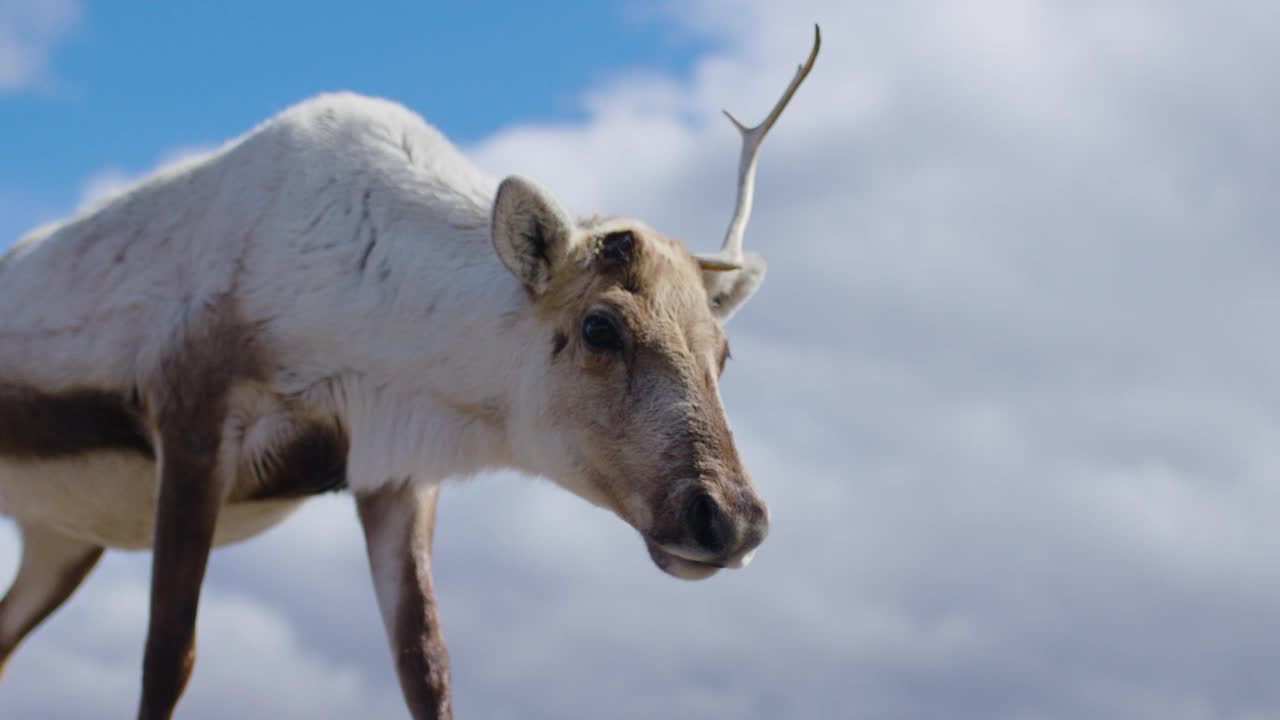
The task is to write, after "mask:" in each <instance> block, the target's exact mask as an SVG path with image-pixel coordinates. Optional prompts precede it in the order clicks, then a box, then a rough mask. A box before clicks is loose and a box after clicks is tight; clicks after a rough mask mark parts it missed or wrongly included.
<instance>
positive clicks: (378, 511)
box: [356, 485, 453, 720]
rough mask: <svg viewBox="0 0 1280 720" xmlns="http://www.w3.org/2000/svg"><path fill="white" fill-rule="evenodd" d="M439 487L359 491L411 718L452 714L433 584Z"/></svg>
mask: <svg viewBox="0 0 1280 720" xmlns="http://www.w3.org/2000/svg"><path fill="white" fill-rule="evenodd" d="M439 499H440V488H439V487H438V486H436V487H430V488H418V487H414V486H412V485H408V486H404V487H397V488H391V489H388V490H384V491H381V492H375V493H370V494H366V495H360V496H357V498H356V502H357V506H358V508H359V511H360V522H361V523H362V524H363V525H364V532H365V541H366V544H367V546H368V551H369V564H370V568H371V569H372V571H373V580H374V588H375V589H376V591H377V595H378V604H379V606H380V607H381V609H382V619H383V622H384V623H385V625H386V628H387V635H388V638H389V639H390V641H391V650H392V653H393V655H394V657H395V661H396V671H397V673H398V674H399V676H400V689H401V690H402V691H403V693H404V697H405V701H406V703H408V706H409V710H410V712H411V713H412V714H413V717H414V718H415V720H447V719H448V718H452V717H453V709H452V697H451V693H450V689H449V651H448V649H447V648H446V647H445V642H444V636H443V635H442V634H441V632H440V618H439V616H438V614H437V611H436V600H435V592H434V590H433V589H432V584H431V541H432V536H433V534H434V533H435V519H436V505H437V503H438V502H439Z"/></svg>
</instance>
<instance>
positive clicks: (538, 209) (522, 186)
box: [491, 175, 574, 296]
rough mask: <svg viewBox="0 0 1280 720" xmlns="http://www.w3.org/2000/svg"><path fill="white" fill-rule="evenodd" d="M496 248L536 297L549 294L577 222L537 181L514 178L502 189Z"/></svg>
mask: <svg viewBox="0 0 1280 720" xmlns="http://www.w3.org/2000/svg"><path fill="white" fill-rule="evenodd" d="M491 226H492V234H493V237H492V239H493V248H494V250H495V251H496V252H497V253H498V257H499V258H500V259H501V260H502V264H503V265H506V267H507V269H508V270H510V271H511V274H512V275H515V276H516V279H518V280H519V281H520V282H521V283H523V284H524V286H525V287H526V288H528V289H529V291H530V292H531V293H533V294H534V295H535V296H537V295H541V294H543V293H545V292H546V291H547V288H548V287H550V285H551V278H552V277H553V275H554V274H555V272H556V271H557V270H558V269H559V268H560V267H561V266H562V265H563V263H564V261H565V259H566V258H567V257H568V255H569V250H570V245H571V243H572V242H573V229H574V224H573V219H572V218H570V216H569V213H567V212H566V211H565V209H564V208H563V207H561V205H560V203H559V202H557V201H556V199H555V197H554V196H553V195H552V194H551V193H550V192H549V191H547V190H546V189H545V188H543V187H542V186H540V185H538V184H537V183H535V182H534V181H532V180H530V179H528V178H525V177H521V176H518V175H512V176H511V177H508V178H507V179H505V180H503V181H502V184H500V185H499V186H498V193H497V195H496V196H495V197H494V200H493V215H492V219H491Z"/></svg>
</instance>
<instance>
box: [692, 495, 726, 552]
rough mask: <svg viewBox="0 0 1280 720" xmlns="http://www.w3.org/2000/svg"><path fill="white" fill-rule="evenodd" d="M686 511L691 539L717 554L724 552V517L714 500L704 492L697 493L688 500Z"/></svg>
mask: <svg viewBox="0 0 1280 720" xmlns="http://www.w3.org/2000/svg"><path fill="white" fill-rule="evenodd" d="M686 513H687V514H686V519H687V522H688V525H689V532H690V534H692V535H693V541H694V542H696V543H697V544H698V546H699V547H701V548H702V549H704V550H707V551H710V552H713V553H717V554H719V553H722V552H724V547H725V532H724V518H723V517H722V515H721V513H720V507H719V506H718V505H716V501H715V500H713V499H712V498H711V496H710V495H707V494H706V493H698V494H697V495H695V496H694V498H693V500H691V501H690V502H689V507H688V509H687V511H686Z"/></svg>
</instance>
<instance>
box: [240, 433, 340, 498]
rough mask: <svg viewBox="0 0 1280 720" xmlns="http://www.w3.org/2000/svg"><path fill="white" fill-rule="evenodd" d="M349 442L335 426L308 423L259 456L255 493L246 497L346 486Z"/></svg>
mask: <svg viewBox="0 0 1280 720" xmlns="http://www.w3.org/2000/svg"><path fill="white" fill-rule="evenodd" d="M349 445H350V443H349V441H348V439H347V434H346V433H345V432H344V431H343V430H342V429H341V428H339V427H337V426H335V425H330V424H319V423H317V424H314V425H309V426H307V427H306V428H304V429H302V430H301V431H300V432H298V433H297V434H296V435H294V437H293V438H292V439H290V440H289V441H288V442H287V443H285V444H284V445H283V446H282V447H280V448H279V449H277V450H275V451H274V452H271V453H269V454H265V455H263V456H262V457H259V458H257V460H256V461H255V462H254V464H253V467H252V473H253V476H254V477H253V492H252V494H251V495H250V496H248V497H246V498H243V499H244V500H282V499H286V498H299V497H305V496H307V495H315V494H318V493H324V492H329V491H332V490H341V489H343V488H345V487H346V486H347V448H348V446H349ZM240 499H241V498H233V500H236V501H238V500H240Z"/></svg>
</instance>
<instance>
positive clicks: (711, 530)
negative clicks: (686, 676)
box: [492, 26, 822, 579]
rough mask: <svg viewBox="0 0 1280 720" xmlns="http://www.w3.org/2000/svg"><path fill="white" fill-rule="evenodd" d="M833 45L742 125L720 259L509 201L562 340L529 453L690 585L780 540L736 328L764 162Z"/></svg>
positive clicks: (538, 204)
mask: <svg viewBox="0 0 1280 720" xmlns="http://www.w3.org/2000/svg"><path fill="white" fill-rule="evenodd" d="M821 44H822V37H821V35H820V34H819V32H818V28H817V26H814V37H813V50H812V51H811V52H810V53H809V59H808V60H807V61H806V62H805V63H804V64H803V65H801V66H800V67H799V68H798V69H797V72H796V76H795V79H793V80H792V81H791V84H790V85H788V86H787V89H786V90H785V91H784V92H783V94H782V97H781V99H779V100H778V102H777V104H776V105H774V107H773V109H772V110H771V111H770V112H769V115H768V117H766V118H765V120H764V122H762V123H760V124H759V125H757V126H756V127H751V128H749V127H746V126H744V125H743V124H742V123H740V122H738V121H737V120H736V119H734V118H733V116H732V115H729V119H730V120H731V121H732V122H733V124H734V127H736V128H737V129H738V131H739V132H740V133H741V134H742V154H741V156H740V158H739V162H738V203H737V208H736V209H735V210H734V213H733V219H732V220H731V221H730V222H729V231H728V233H727V234H726V235H725V240H724V244H723V245H722V246H721V248H720V252H719V253H716V254H715V255H708V256H698V257H697V258H695V257H693V256H691V255H690V254H689V253H688V251H687V250H686V249H685V248H684V246H683V245H681V244H679V243H677V242H674V241H672V240H669V239H667V238H664V237H662V236H660V235H658V234H657V233H655V232H653V231H652V230H650V229H648V228H646V227H644V226H643V225H641V224H640V223H636V222H634V221H622V220H614V221H606V222H591V223H587V224H585V225H577V224H575V223H574V222H573V221H572V220H570V219H569V217H568V215H567V214H566V213H565V212H564V210H562V209H561V208H560V206H559V204H557V203H556V201H555V200H554V199H553V198H552V197H551V196H550V195H549V194H548V193H547V192H546V191H544V190H542V189H541V188H539V187H538V186H537V185H535V184H533V183H532V182H530V181H528V180H525V179H523V178H519V177H510V178H507V179H506V180H504V181H503V183H502V185H501V187H499V188H498V195H497V198H496V199H495V200H494V208H493V222H492V227H493V244H494V248H495V249H496V250H497V252H498V256H499V257H501V258H502V261H503V263H504V264H506V266H507V268H508V269H510V270H511V272H512V273H513V274H514V275H515V276H516V277H517V278H519V279H520V281H521V282H522V283H523V284H524V286H525V288H526V289H527V291H528V293H529V295H530V297H531V298H532V299H533V301H534V303H535V306H536V309H537V312H538V313H539V315H540V318H539V319H540V320H541V328H542V331H543V332H545V333H546V335H547V338H548V345H549V349H548V350H549V354H550V357H549V359H548V360H547V361H546V364H545V365H542V364H538V366H537V368H538V370H539V372H537V373H535V374H534V375H535V377H537V378H538V380H537V381H535V382H539V383H540V384H539V387H537V388H526V389H525V390H524V392H522V393H521V395H522V398H523V408H522V409H523V412H522V413H521V414H520V416H521V417H522V418H523V425H524V427H523V428H520V430H521V431H523V433H524V434H525V435H526V436H538V437H539V441H538V442H536V443H535V445H536V447H532V448H531V447H528V446H527V445H526V446H525V447H524V448H523V449H524V453H525V455H526V456H527V457H528V458H529V459H530V463H529V464H530V465H531V466H533V467H537V468H540V469H543V472H545V473H546V474H548V475H550V476H551V477H552V478H553V479H555V480H557V481H558V482H559V483H560V484H561V485H564V486H565V487H567V488H569V489H570V490H573V491H574V492H576V493H578V494H579V495H581V496H583V497H585V498H587V499H588V500H591V501H593V502H596V503H598V504H600V505H604V506H606V507H608V508H610V509H612V510H613V511H614V512H616V513H617V514H618V515H620V516H621V517H622V518H623V519H625V520H626V521H627V522H629V523H631V525H632V526H634V527H635V528H636V529H637V530H639V531H640V533H641V534H642V535H643V536H644V538H645V542H646V544H647V545H648V547H649V555H650V556H651V557H652V558H653V561H654V562H655V563H657V565H658V567H660V568H662V569H663V570H665V571H667V572H669V573H671V574H672V575H675V576H677V577H683V578H688V579H697V578H703V577H707V576H709V575H711V574H713V573H715V571H716V569H717V568H721V567H741V566H742V565H744V564H746V562H747V560H749V559H750V556H751V552H752V551H753V550H754V549H755V547H756V546H757V545H759V544H760V542H761V541H762V540H763V539H764V536H765V533H766V531H767V529H768V523H769V513H768V510H766V509H765V506H764V503H763V502H762V501H761V500H760V498H759V497H758V496H757V495H756V492H755V488H753V487H752V485H751V480H750V478H749V477H748V476H747V473H746V471H745V470H744V469H743V468H742V463H741V461H740V460H739V459H738V451H737V448H735V447H734V445H733V435H732V434H731V433H730V432H729V424H728V421H727V420H726V419H725V416H724V406H723V405H722V404H721V402H720V389H719V382H718V381H719V376H720V372H721V371H722V370H723V369H724V362H725V360H726V359H727V357H728V354H729V346H728V341H727V340H726V339H725V335H724V331H723V330H722V329H721V324H722V323H724V322H725V321H726V320H728V319H729V317H730V316H731V315H732V314H733V312H734V310H736V309H737V308H738V307H739V306H740V305H741V304H742V303H743V302H745V301H746V300H747V298H749V297H750V296H751V294H752V293H753V292H755V289H756V288H757V287H758V286H759V284H760V281H761V280H762V279H763V278H764V267H765V265H764V260H763V258H761V257H760V256H759V255H756V254H754V253H744V252H743V251H742V240H743V234H744V232H745V231H746V226H747V220H748V218H749V217H750V215H751V203H752V195H753V192H754V187H755V169H756V158H757V156H758V154H759V151H760V143H761V142H763V140H764V137H765V135H766V134H767V133H768V132H769V129H770V128H772V127H773V125H774V123H775V122H777V120H778V117H779V116H780V115H781V113H782V110H783V109H784V108H785V107H786V105H787V103H788V102H790V100H791V98H792V96H793V95H795V92H796V89H797V88H799V87H800V83H802V82H803V81H804V79H805V77H806V76H808V74H809V71H810V70H812V69H813V63H814V61H815V60H816V59H817V57H818V48H819V47H820V46H821ZM726 114H727V113H726ZM535 426H541V427H535Z"/></svg>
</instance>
